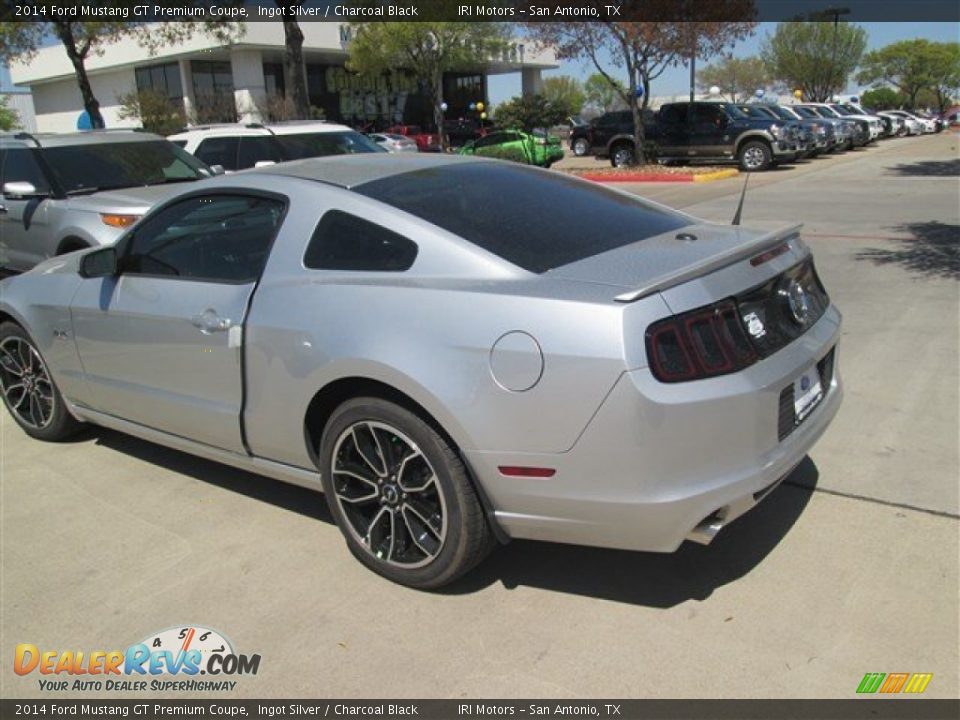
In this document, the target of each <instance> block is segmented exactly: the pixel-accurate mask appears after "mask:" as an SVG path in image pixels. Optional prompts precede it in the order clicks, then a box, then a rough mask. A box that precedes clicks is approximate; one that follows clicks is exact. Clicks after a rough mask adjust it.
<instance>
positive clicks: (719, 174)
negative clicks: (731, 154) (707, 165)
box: [693, 168, 740, 182]
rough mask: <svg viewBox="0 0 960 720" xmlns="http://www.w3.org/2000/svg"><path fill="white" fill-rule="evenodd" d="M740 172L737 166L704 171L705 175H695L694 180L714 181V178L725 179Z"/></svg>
mask: <svg viewBox="0 0 960 720" xmlns="http://www.w3.org/2000/svg"><path fill="white" fill-rule="evenodd" d="M739 174H740V171H739V170H737V169H736V168H730V169H729V170H717V171H716V172H712V173H704V174H703V175H694V176H693V181H694V182H713V181H714V180H725V179H727V178H732V177H736V176H737V175H739Z"/></svg>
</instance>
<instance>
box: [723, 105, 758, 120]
mask: <svg viewBox="0 0 960 720" xmlns="http://www.w3.org/2000/svg"><path fill="white" fill-rule="evenodd" d="M725 107H726V110H727V113H729V115H730V117H734V118H745V117H755V116H751V115H750V114H749V113H746V112H744V111H743V110H741V109H740V106H739V105H726V106H725ZM748 107H749V106H748ZM760 117H763V116H762V115H761V116H760Z"/></svg>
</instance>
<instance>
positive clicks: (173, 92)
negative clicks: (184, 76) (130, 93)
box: [136, 62, 183, 102]
mask: <svg viewBox="0 0 960 720" xmlns="http://www.w3.org/2000/svg"><path fill="white" fill-rule="evenodd" d="M136 76H137V91H138V92H144V91H145V90H154V91H156V92H161V93H163V94H164V95H166V96H167V97H168V98H170V99H171V100H176V101H178V102H182V101H183V85H182V83H181V82H180V65H179V63H175V62H171V63H163V64H161V65H149V66H147V67H139V68H137V70H136Z"/></svg>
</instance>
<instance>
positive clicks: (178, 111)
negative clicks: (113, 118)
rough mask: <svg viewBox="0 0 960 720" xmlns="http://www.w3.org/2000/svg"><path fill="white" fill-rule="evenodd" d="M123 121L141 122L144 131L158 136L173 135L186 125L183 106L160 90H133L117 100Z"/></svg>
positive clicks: (118, 113)
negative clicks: (128, 119) (131, 119)
mask: <svg viewBox="0 0 960 720" xmlns="http://www.w3.org/2000/svg"><path fill="white" fill-rule="evenodd" d="M117 99H118V100H119V101H120V110H119V111H118V112H117V115H119V116H120V118H121V119H126V118H134V119H136V120H139V121H140V124H141V125H143V128H144V130H149V131H150V132H152V133H157V134H158V135H172V134H173V133H175V132H178V131H180V130H182V129H183V126H184V125H186V118H185V117H184V112H183V105H178V104H177V103H176V102H174V101H173V100H171V99H170V98H169V97H168V96H167V94H166V93H165V92H161V91H159V90H140V91H137V90H131V91H130V92H128V93H125V94H123V95H121V96H120V97H119V98H117Z"/></svg>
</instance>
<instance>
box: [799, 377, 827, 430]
mask: <svg viewBox="0 0 960 720" xmlns="http://www.w3.org/2000/svg"><path fill="white" fill-rule="evenodd" d="M822 399H823V387H822V386H821V385H820V373H819V371H818V370H817V366H816V365H814V366H813V367H811V368H810V369H809V370H807V371H806V372H804V373H803V375H801V376H800V377H798V378H797V379H796V380H794V381H793V410H794V413H795V414H796V416H797V422H798V423H799V422H802V421H803V419H804V418H805V417H807V415H809V414H810V413H811V412H812V411H813V409H814V408H815V407H816V406H817V404H818V403H819V402H820V401H821V400H822Z"/></svg>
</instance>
